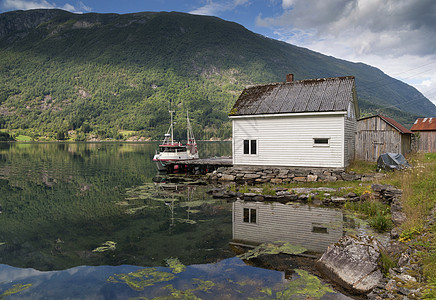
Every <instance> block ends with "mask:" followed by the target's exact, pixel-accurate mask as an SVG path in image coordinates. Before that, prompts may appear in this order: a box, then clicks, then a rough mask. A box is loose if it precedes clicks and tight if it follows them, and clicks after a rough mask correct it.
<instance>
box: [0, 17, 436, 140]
mask: <svg viewBox="0 0 436 300" xmlns="http://www.w3.org/2000/svg"><path fill="white" fill-rule="evenodd" d="M288 73H293V74H294V75H295V79H296V80H299V79H310V78H323V77H336V76H348V75H353V76H355V77H356V88H357V94H358V99H359V105H360V109H361V112H362V115H369V114H376V113H382V114H384V115H386V116H390V117H392V118H394V119H396V120H397V121H399V122H401V123H403V124H404V125H406V126H408V127H409V126H410V125H411V124H412V123H413V121H414V120H415V119H416V118H417V117H422V116H436V106H435V105H433V104H432V103H431V102H430V101H429V100H428V99H427V98H425V97H424V96H423V95H422V94H421V93H420V92H418V91H417V90H416V89H415V88H413V87H411V86H409V85H407V84H405V83H403V82H401V81H398V80H396V79H393V78H391V77H389V76H387V75H386V74H384V73H383V72H382V71H380V70H379V69H377V68H374V67H371V66H368V65H365V64H362V63H351V62H348V61H344V60H340V59H336V58H334V57H330V56H325V55H322V54H320V53H316V52H313V51H311V50H308V49H304V48H300V47H296V46H293V45H290V44H287V43H284V42H279V41H276V40H273V39H270V38H266V37H264V36H261V35H259V34H256V33H253V32H251V31H249V30H247V29H245V28H244V27H243V26H241V25H239V24H236V23H233V22H227V21H224V20H222V19H219V18H216V17H207V16H196V15H189V14H184V13H178V12H143V13H134V14H125V15H118V14H96V13H90V14H73V13H69V12H66V11H62V10H30V11H13V12H7V13H3V14H0V82H1V83H2V84H1V85H0V117H1V118H0V128H2V127H3V128H6V129H8V130H9V131H10V132H12V133H15V134H25V135H30V136H32V137H34V138H39V139H43V138H49V139H50V138H63V137H64V136H65V135H66V134H67V132H68V131H69V134H70V137H71V135H73V137H74V138H75V139H77V140H81V139H85V137H87V138H89V137H90V136H96V137H98V138H113V137H119V135H120V133H121V134H124V135H128V134H135V135H136V134H140V135H142V136H144V137H152V138H160V137H161V135H162V134H163V133H164V132H166V129H167V126H168V122H169V115H168V107H169V103H170V102H171V103H172V104H171V106H172V108H173V109H175V110H176V111H177V114H176V122H177V126H176V127H177V129H176V135H177V136H180V137H181V136H182V135H183V130H184V129H183V125H184V122H185V121H184V118H185V115H186V110H189V111H190V117H191V118H192V119H193V126H194V132H195V133H196V136H197V138H203V139H209V138H212V137H219V138H225V137H229V136H230V135H231V125H230V123H229V121H228V118H227V115H228V112H229V111H230V108H231V107H232V105H233V103H234V101H235V100H236V99H237V97H238V96H239V94H240V93H241V92H242V90H243V88H244V87H245V86H246V85H251V84H261V83H270V82H279V81H284V80H285V75H286V74H288Z"/></svg>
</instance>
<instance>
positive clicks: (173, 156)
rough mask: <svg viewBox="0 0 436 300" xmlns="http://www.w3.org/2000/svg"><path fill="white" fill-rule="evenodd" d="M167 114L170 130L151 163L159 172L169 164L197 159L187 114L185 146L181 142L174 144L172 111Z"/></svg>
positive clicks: (195, 144)
mask: <svg viewBox="0 0 436 300" xmlns="http://www.w3.org/2000/svg"><path fill="white" fill-rule="evenodd" d="M169 113H170V116H171V122H170V128H169V129H168V132H167V133H166V134H165V137H164V140H163V142H162V144H160V145H159V150H156V154H155V155H154V157H153V161H154V162H155V163H156V165H157V168H158V170H161V171H163V170H166V166H167V165H168V163H171V162H176V161H183V160H191V159H198V150H197V142H196V141H195V138H194V134H193V132H192V127H191V122H190V121H189V115H188V112H186V119H187V121H186V127H187V133H186V144H185V145H183V144H182V143H181V142H174V124H173V113H174V111H172V110H170V111H169Z"/></svg>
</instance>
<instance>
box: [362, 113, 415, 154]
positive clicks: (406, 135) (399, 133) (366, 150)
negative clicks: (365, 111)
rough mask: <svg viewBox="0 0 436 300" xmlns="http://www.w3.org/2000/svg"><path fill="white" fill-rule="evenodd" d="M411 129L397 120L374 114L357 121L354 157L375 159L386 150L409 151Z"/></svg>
mask: <svg viewBox="0 0 436 300" xmlns="http://www.w3.org/2000/svg"><path fill="white" fill-rule="evenodd" d="M411 139H412V131H410V130H409V129H407V128H406V127H404V126H403V125H401V124H400V123H398V122H397V121H395V120H393V119H391V118H388V117H385V116H382V115H376V116H372V117H367V118H363V119H360V120H359V121H357V135H356V157H355V158H356V159H358V160H367V161H376V160H377V158H378V157H379V156H380V154H383V153H386V152H392V153H401V154H403V155H404V154H406V153H408V152H410V151H411Z"/></svg>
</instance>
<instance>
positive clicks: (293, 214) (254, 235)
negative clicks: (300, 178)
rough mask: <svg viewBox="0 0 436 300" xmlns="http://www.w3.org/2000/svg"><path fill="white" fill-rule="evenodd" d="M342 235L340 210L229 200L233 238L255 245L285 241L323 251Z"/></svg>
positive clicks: (310, 249) (311, 249)
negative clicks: (231, 204)
mask: <svg viewBox="0 0 436 300" xmlns="http://www.w3.org/2000/svg"><path fill="white" fill-rule="evenodd" d="M342 235H343V225H342V212H340V211H336V210H332V209H327V208H319V207H310V206H307V205H287V204H281V203H276V202H274V203H264V202H244V201H241V200H237V201H235V202H234V203H233V240H235V241H243V242H245V243H251V244H259V243H265V242H274V241H286V242H291V243H292V244H295V245H301V246H303V247H305V248H306V249H308V250H309V251H315V252H324V251H325V250H326V249H327V246H328V245H329V244H331V243H335V242H337V241H338V240H339V239H340V238H341V237H342Z"/></svg>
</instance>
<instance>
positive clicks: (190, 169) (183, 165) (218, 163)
mask: <svg viewBox="0 0 436 300" xmlns="http://www.w3.org/2000/svg"><path fill="white" fill-rule="evenodd" d="M232 166H233V160H232V158H231V157H229V156H221V157H209V158H199V159H190V160H182V161H175V162H170V163H169V164H168V165H167V172H168V173H175V172H186V173H189V174H206V173H210V172H213V171H214V170H216V169H218V168H219V167H232Z"/></svg>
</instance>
